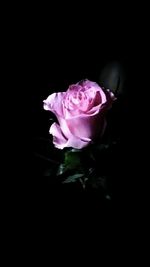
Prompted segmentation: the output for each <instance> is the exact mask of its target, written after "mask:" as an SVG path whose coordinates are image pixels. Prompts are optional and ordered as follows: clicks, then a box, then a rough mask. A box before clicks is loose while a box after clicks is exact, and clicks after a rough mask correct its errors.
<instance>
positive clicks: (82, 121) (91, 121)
mask: <svg viewBox="0 0 150 267" xmlns="http://www.w3.org/2000/svg"><path fill="white" fill-rule="evenodd" d="M67 125H68V128H69V130H70V132H71V133H72V134H73V135H75V136H76V137H79V138H81V139H82V138H89V139H93V138H94V137H95V136H96V135H97V134H98V133H100V132H103V127H104V116H103V115H102V114H96V115H95V116H80V117H78V118H72V119H70V120H67Z"/></svg>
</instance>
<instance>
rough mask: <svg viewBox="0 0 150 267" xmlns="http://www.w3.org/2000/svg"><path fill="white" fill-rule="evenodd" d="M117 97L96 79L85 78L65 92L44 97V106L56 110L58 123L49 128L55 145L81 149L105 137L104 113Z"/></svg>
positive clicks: (54, 111)
mask: <svg viewBox="0 0 150 267" xmlns="http://www.w3.org/2000/svg"><path fill="white" fill-rule="evenodd" d="M114 99H115V97H114V94H113V93H112V92H110V91H109V90H102V88H101V87H100V86H99V85H98V84H97V83H95V82H91V81H89V80H83V81H81V82H79V83H77V84H73V85H70V86H69V88H68V90H67V91H66V92H60V93H53V94H51V95H50V96H49V97H48V98H47V99H46V100H44V101H43V102H44V109H45V110H49V111H51V112H53V113H54V114H55V115H56V117H57V120H58V123H53V124H52V125H51V127H50V134H52V135H53V143H54V145H55V147H57V148H59V149H63V148H64V147H73V148H77V149H81V148H83V147H86V146H87V145H88V144H89V143H91V141H92V140H93V139H94V138H95V137H97V136H98V135H99V136H102V134H103V133H104V130H105V127H106V121H105V114H106V111H107V110H108V109H109V108H110V107H111V105H112V103H113V101H114Z"/></svg>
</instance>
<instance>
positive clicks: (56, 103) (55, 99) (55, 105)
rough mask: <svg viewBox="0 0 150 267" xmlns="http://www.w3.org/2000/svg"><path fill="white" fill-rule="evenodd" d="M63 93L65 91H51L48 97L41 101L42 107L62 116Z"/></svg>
mask: <svg viewBox="0 0 150 267" xmlns="http://www.w3.org/2000/svg"><path fill="white" fill-rule="evenodd" d="M65 95H66V93H65V92H61V93H53V94H51V95H49V96H48V98H47V99H46V100H44V101H43V103H44V109H45V110H49V111H52V112H53V113H54V114H55V115H56V116H61V117H63V115H64V112H63V105H62V102H63V98H64V96H65Z"/></svg>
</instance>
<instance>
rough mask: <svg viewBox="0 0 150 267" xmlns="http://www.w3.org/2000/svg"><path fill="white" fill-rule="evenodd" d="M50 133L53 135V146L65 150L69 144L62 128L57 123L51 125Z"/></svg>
mask: <svg viewBox="0 0 150 267" xmlns="http://www.w3.org/2000/svg"><path fill="white" fill-rule="evenodd" d="M49 133H50V134H52V135H53V144H54V145H55V146H56V147H57V148H60V149H63V148H64V147H65V144H66V143H67V139H66V138H65V136H64V135H63V133H62V131H61V128H60V126H59V125H58V124H57V123H56V122H54V123H53V124H52V125H51V127H50V130H49Z"/></svg>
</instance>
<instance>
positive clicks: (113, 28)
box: [11, 7, 143, 216]
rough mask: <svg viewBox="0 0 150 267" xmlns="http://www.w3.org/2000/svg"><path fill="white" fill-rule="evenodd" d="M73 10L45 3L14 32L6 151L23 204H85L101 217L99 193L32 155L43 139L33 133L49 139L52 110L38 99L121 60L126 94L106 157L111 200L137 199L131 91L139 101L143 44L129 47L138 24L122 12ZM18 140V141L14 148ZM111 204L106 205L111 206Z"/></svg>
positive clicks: (135, 131) (94, 75)
mask: <svg viewBox="0 0 150 267" xmlns="http://www.w3.org/2000/svg"><path fill="white" fill-rule="evenodd" d="M71 10H72V11H70V12H69V11H66V12H65V13H64V12H60V8H59V9H58V8H55V12H53V9H50V10H48V11H49V12H48V14H47V13H41V12H39V11H38V12H36V10H34V11H31V14H30V19H29V18H28V17H25V19H24V25H22V26H21V28H20V30H19V31H18V36H19V41H18V43H17V52H19V53H18V54H19V61H18V71H17V73H16V76H15V78H16V84H17V85H19V91H17V94H16V95H17V115H18V119H17V129H18V130H17V134H16V136H15V139H14V140H16V142H15V141H13V144H14V149H13V150H12V152H11V153H12V158H13V160H14V165H13V167H15V175H17V176H19V182H17V187H16V188H17V192H18V191H19V192H20V194H22V193H23V195H24V199H25V201H27V202H28V205H30V204H29V203H30V202H31V203H32V204H31V206H32V205H33V206H34V207H33V210H34V209H35V210H38V209H39V207H41V208H40V210H44V211H47V210H49V209H52V210H55V205H56V202H57V209H58V210H59V211H60V210H61V208H62V207H63V208H65V209H66V210H68V209H69V206H70V203H72V205H73V203H74V208H73V209H72V210H73V211H75V210H76V212H77V210H78V209H79V210H82V209H83V210H88V209H89V207H90V212H91V213H92V212H93V210H95V211H96V212H95V213H94V214H95V215H96V216H99V215H98V214H99V210H101V208H100V207H101V205H103V203H102V202H101V198H100V196H99V194H98V193H95V192H89V193H88V192H86V193H85V192H84V193H83V191H81V189H79V188H78V187H76V186H74V185H71V186H70V187H68V186H67V187H64V186H61V185H58V184H57V183H56V182H55V181H51V180H50V179H49V178H48V177H43V176H42V173H43V169H44V168H45V167H47V163H46V166H45V163H44V161H43V160H42V159H39V158H38V157H37V156H35V152H36V153H40V152H41V143H40V141H39V142H37V141H36V140H37V138H39V137H42V138H50V136H49V133H48V132H49V127H50V121H49V118H50V113H48V112H46V111H44V110H43V103H42V102H43V100H44V99H45V98H47V96H48V95H49V94H51V93H52V92H57V91H64V90H66V89H67V88H68V86H69V85H70V84H71V83H76V82H78V81H79V80H81V79H84V78H87V79H89V80H93V81H96V82H98V79H99V74H100V72H101V69H102V68H103V67H104V66H105V65H106V64H107V63H110V62H112V61H116V62H119V63H120V64H121V66H123V68H124V71H125V74H126V77H127V79H126V88H127V95H126V97H125V101H123V106H121V110H123V114H124V115H123V119H122V117H121V116H122V113H121V112H120V111H117V112H116V117H117V118H119V121H120V122H122V125H123V128H122V126H121V128H122V129H123V130H122V131H121V133H120V135H121V140H122V141H121V147H119V150H118V151H119V152H118V151H117V155H116V156H113V161H112V163H111V167H112V169H114V168H115V170H117V176H116V177H115V178H114V182H113V188H112V190H113V199H114V200H115V199H116V200H117V203H118V204H119V203H122V204H123V203H127V202H128V200H129V199H130V200H131V199H134V200H135V199H136V198H134V197H133V198H132V194H131V195H130V193H131V192H132V193H133V192H134V194H135V190H134V188H135V186H136V181H137V179H136V178H135V169H136V168H137V167H136V165H137V163H136V162H137V161H136V160H135V159H137V158H138V152H137V151H138V148H139V146H140V144H139V136H140V131H141V129H139V127H138V126H139V125H138V121H139V118H140V117H139V115H140V114H139V113H140V112H139V110H138V108H137V107H138V105H137V103H138V100H137V96H138V99H139V98H140V95H139V92H140V88H141V81H143V74H142V68H141V66H142V64H141V63H140V64H139V62H141V52H143V50H141V48H139V49H138V51H137V50H136V49H135V47H137V40H136V31H137V30H138V33H139V28H138V27H137V28H136V27H134V25H133V24H130V25H127V20H125V19H124V18H123V17H122V15H121V16H119V15H118V14H117V16H116V14H114V13H113V16H112V17H109V14H108V13H107V12H106V9H104V10H105V12H100V11H99V9H97V11H95V10H90V9H89V10H88V11H87V10H86V9H85V10H84V9H80V8H78V7H77V9H75V8H72V9H71ZM60 13H61V15H60ZM102 13H103V17H102ZM52 14H53V15H52ZM119 14H120V13H119ZM108 17H109V19H108ZM115 18H116V20H115ZM125 18H126V16H125ZM133 37H134V38H133ZM137 114H138V115H137ZM120 122H119V123H120ZM119 127H120V124H119V125H118V128H119ZM137 142H138V148H137ZM16 143H19V150H17V148H16ZM14 151H15V152H16V151H17V152H16V153H14ZM45 151H46V148H43V149H42V153H43V154H44V153H45ZM54 156H55V155H54ZM109 168H110V166H109ZM20 188H21V189H20ZM127 192H128V193H127ZM80 199H82V201H80ZM112 203H113V201H111V204H108V206H109V209H111V205H112ZM105 205H107V204H104V207H105ZM50 207H51V208H50ZM80 207H81V208H80ZM31 210H32V209H31Z"/></svg>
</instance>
